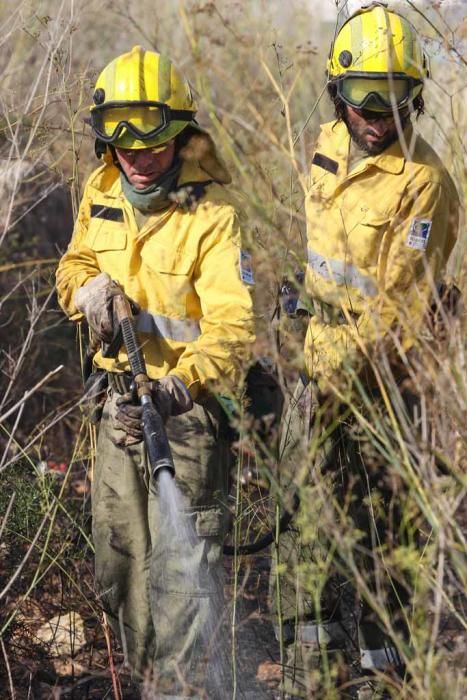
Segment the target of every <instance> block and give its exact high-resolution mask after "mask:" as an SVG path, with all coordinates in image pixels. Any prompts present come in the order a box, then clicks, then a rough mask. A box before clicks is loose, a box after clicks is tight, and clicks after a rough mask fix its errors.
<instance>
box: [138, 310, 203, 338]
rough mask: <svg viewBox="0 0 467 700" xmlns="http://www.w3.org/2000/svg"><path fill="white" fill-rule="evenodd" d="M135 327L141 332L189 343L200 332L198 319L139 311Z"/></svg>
mask: <svg viewBox="0 0 467 700" xmlns="http://www.w3.org/2000/svg"><path fill="white" fill-rule="evenodd" d="M136 329H137V330H138V331H140V332H141V333H153V334H154V335H157V336H159V337H160V338H167V339H168V340H175V341H177V342H179V343H189V342H191V341H193V340H196V339H197V338H198V337H199V335H200V334H201V329H200V327H199V323H198V321H191V320H189V319H185V320H180V319H177V318H169V317H168V316H159V315H157V314H151V313H149V312H148V311H141V312H140V313H139V314H138V316H137V319H136Z"/></svg>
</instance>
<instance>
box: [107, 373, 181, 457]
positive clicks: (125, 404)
mask: <svg viewBox="0 0 467 700" xmlns="http://www.w3.org/2000/svg"><path fill="white" fill-rule="evenodd" d="M149 386H150V389H151V395H152V399H153V401H154V404H155V406H156V409H157V411H158V412H159V415H160V416H161V418H162V420H163V421H164V423H165V422H166V420H167V418H168V417H169V416H179V415H181V414H182V413H186V411H190V410H191V409H192V408H193V399H192V398H191V396H190V392H189V391H188V389H187V388H186V386H185V384H184V383H183V382H182V380H181V379H179V378H178V377H174V376H173V375H169V376H167V377H162V379H158V380H157V381H153V382H149ZM116 405H117V412H116V414H115V417H114V421H113V423H114V427H115V428H117V429H118V430H121V431H123V433H124V435H123V436H122V438H121V439H119V440H118V441H116V444H118V445H126V446H128V445H134V444H136V443H138V442H141V441H142V439H143V429H142V425H141V419H142V417H143V408H142V406H140V405H135V403H134V393H133V392H132V391H128V392H127V393H126V394H122V396H119V397H118V399H117V401H116Z"/></svg>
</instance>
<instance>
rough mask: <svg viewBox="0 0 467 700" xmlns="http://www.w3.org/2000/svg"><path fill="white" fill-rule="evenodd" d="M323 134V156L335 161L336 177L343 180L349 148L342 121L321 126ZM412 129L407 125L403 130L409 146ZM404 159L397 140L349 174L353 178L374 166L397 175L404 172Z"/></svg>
mask: <svg viewBox="0 0 467 700" xmlns="http://www.w3.org/2000/svg"><path fill="white" fill-rule="evenodd" d="M323 132H324V134H325V135H326V152H325V155H326V156H328V157H330V158H332V159H333V160H336V161H337V163H338V166H339V167H338V171H337V176H338V177H339V174H341V177H342V178H343V179H345V177H347V176H346V175H345V173H347V159H348V155H349V147H350V134H349V132H348V129H347V126H346V125H345V123H344V122H343V121H333V122H330V123H328V124H324V125H323ZM412 133H413V127H412V125H411V124H408V125H407V127H406V128H405V130H404V138H405V141H406V143H407V144H410V142H411V139H412ZM405 162H406V157H405V155H404V151H403V150H402V147H401V144H400V142H399V139H397V140H396V141H395V142H394V143H393V144H391V145H390V146H389V147H388V148H386V150H385V151H383V153H380V154H379V155H375V156H368V158H365V159H364V161H362V163H360V164H359V165H358V166H357V167H356V168H355V170H352V172H351V173H350V174H349V178H350V177H354V176H355V175H356V174H358V173H361V172H364V171H365V170H367V169H368V168H370V167H372V166H374V167H376V168H378V169H379V170H384V171H385V172H387V173H392V174H394V175H397V174H399V173H401V172H402V171H403V170H404V167H405Z"/></svg>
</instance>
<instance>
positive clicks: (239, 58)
mask: <svg viewBox="0 0 467 700" xmlns="http://www.w3.org/2000/svg"><path fill="white" fill-rule="evenodd" d="M341 4H342V3H341ZM330 5H331V3H330ZM399 5H400V6H401V7H402V8H404V9H405V10H406V12H407V14H408V16H410V17H411V18H412V20H413V21H414V22H415V23H416V25H417V27H418V28H419V30H420V32H421V33H422V35H423V36H424V37H425V40H426V46H427V50H428V52H429V53H430V55H431V63H432V75H433V80H432V81H431V82H430V83H429V85H428V86H427V88H426V91H425V96H426V114H425V116H424V117H422V118H421V120H420V122H419V129H420V131H421V133H422V134H423V135H424V136H425V137H426V138H427V139H428V141H429V142H430V143H432V144H433V145H434V147H435V148H436V150H437V151H438V153H439V154H440V155H441V156H442V158H443V159H444V161H445V162H446V165H447V167H448V168H449V170H450V171H451V172H452V173H453V175H454V177H455V179H456V184H457V186H458V189H459V192H460V193H461V194H463V195H464V196H465V194H466V191H467V178H466V171H465V156H466V142H465V126H466V119H467V117H466V113H465V110H464V109H463V104H464V102H465V86H466V83H467V72H466V68H465V66H466V59H465V45H466V41H467V38H466V27H465V20H464V24H462V23H461V20H462V13H461V12H460V11H458V12H457V13H456V12H455V11H454V10H451V9H450V7H451V5H449V4H447V3H443V2H433V3H432V5H431V6H429V5H426V6H423V7H422V6H421V3H413V2H409V1H408V0H406V1H405V2H401V3H399ZM320 7H321V4H320V3H317V2H308V3H306V2H304V1H302V2H300V0H295V1H294V2H291V3H289V4H288V5H287V7H285V5H284V4H283V3H279V2H265V1H261V0H251V1H250V2H247V3H242V2H233V1H230V0H221V1H219V2H211V1H207V0H206V1H201V0H192V1H191V2H188V1H186V2H184V1H182V0H179V1H178V2H173V3H153V2H149V0H140V1H139V2H135V1H134V2H130V3H128V2H127V1H124V0H113V2H104V3H102V2H99V3H98V2H96V1H95V0H89V1H85V2H80V3H76V2H73V1H72V0H63V2H60V1H59V0H45V1H44V2H42V3H39V4H37V3H32V2H25V1H20V2H13V0H4V2H3V3H2V5H1V7H0V48H1V53H0V77H1V82H2V91H1V94H0V273H1V278H0V308H1V311H2V331H1V332H2V347H1V349H0V352H1V354H0V369H1V372H2V375H1V376H2V392H1V395H0V474H1V478H2V484H3V485H4V488H3V489H2V493H3V496H2V497H1V498H0V503H1V507H0V516H1V518H2V520H1V529H0V548H1V550H2V558H4V561H5V562H6V566H4V567H3V569H2V573H1V575H0V587H1V588H2V591H1V592H0V600H1V603H2V610H3V615H2V621H1V623H0V630H1V632H0V637H1V640H2V646H1V654H0V656H1V657H3V666H4V668H3V670H2V671H1V674H2V676H1V681H0V683H1V686H2V688H3V689H4V695H2V697H12V698H13V697H16V698H22V697H48V695H47V692H48V691H46V690H45V688H47V687H52V686H53V685H54V683H55V682H56V679H57V677H59V675H60V672H59V671H57V666H55V670H54V669H53V668H52V667H51V668H50V670H49V669H48V671H47V672H48V673H50V676H47V673H45V672H44V668H45V666H47V665H48V664H49V662H50V659H51V658H52V657H53V653H51V651H50V648H47V645H45V646H44V643H43V642H41V641H40V640H39V641H38V639H37V634H36V633H37V630H38V629H39V628H40V627H41V625H43V623H44V622H45V620H46V619H50V618H53V617H54V616H55V615H57V614H59V613H63V614H65V613H66V612H67V611H69V610H77V611H78V610H79V612H80V614H81V616H82V617H83V618H84V620H85V623H86V639H87V641H86V644H85V645H84V647H83V648H84V651H80V652H79V654H81V655H80V656H79V659H78V656H77V655H79V654H78V652H75V651H73V650H72V651H70V650H68V651H67V652H66V653H65V652H64V656H65V660H66V659H68V661H69V660H70V659H72V663H71V662H70V663H71V666H70V664H69V666H66V661H64V660H63V659H62V661H64V663H65V667H66V669H65V671H64V673H63V678H66V679H67V680H66V683H67V684H68V691H67V692H70V691H69V688H70V687H72V686H73V685H74V684H75V682H76V681H77V678H79V677H82V676H86V674H88V675H89V674H90V675H91V676H92V677H93V678H94V680H95V681H96V683H98V682H100V681H99V678H101V676H103V677H105V676H106V674H107V676H108V669H109V661H108V657H107V651H106V644H105V634H104V631H105V628H103V626H102V617H101V613H100V611H99V609H98V605H97V602H96V599H95V597H94V594H93V591H92V577H91V576H90V573H89V571H88V567H89V564H88V563H87V562H88V561H89V559H90V555H91V545H90V544H89V535H88V530H89V523H88V515H87V513H88V508H87V498H88V496H87V490H86V487H85V481H84V479H85V474H86V470H87V467H88V465H89V462H90V460H91V459H92V447H93V443H92V440H91V441H90V440H89V436H87V433H86V431H87V429H86V428H85V427H83V426H81V419H80V415H79V410H78V409H77V404H78V402H79V395H80V377H79V369H78V367H79V343H78V342H77V340H76V338H75V333H74V331H73V329H71V327H70V326H69V325H68V324H66V323H65V322H64V320H63V318H62V315H61V312H60V311H59V310H58V308H57V305H56V302H55V298H54V294H53V271H54V268H55V265H56V260H57V259H58V257H59V255H60V254H61V252H62V251H63V250H64V247H65V246H66V243H67V241H68V239H69V237H70V235H71V225H72V223H71V220H72V213H75V212H76V210H77V205H78V203H79V197H80V193H81V191H82V187H83V182H84V180H85V177H86V176H87V174H88V173H89V172H90V171H91V169H92V168H93V167H94V165H95V160H94V155H93V142H92V139H91V136H90V133H89V130H88V128H87V127H85V126H84V124H83V116H84V115H85V114H86V109H87V105H89V103H90V96H91V89H92V84H93V81H94V80H95V78H96V75H97V73H98V71H99V70H100V69H101V68H102V67H103V66H104V65H105V64H106V63H107V62H108V61H109V60H110V59H111V58H113V57H114V56H115V55H116V54H118V53H120V52H123V51H125V50H127V49H128V48H129V47H131V46H133V45H134V44H137V43H141V44H143V45H144V46H146V47H147V48H151V47H152V48H156V49H158V50H160V51H162V52H166V53H168V54H169V55H171V57H172V58H173V59H174V60H175V61H176V63H177V64H178V65H179V67H180V68H181V69H182V70H183V71H184V72H185V73H186V74H187V75H188V77H189V78H190V80H191V81H192V84H193V86H194V88H195V91H196V94H197V98H198V101H199V106H200V112H199V119H200V122H201V124H202V125H204V126H205V127H207V128H208V129H209V130H210V131H211V133H212V134H213V136H214V138H215V140H216V142H217V143H218V144H219V145H220V148H221V150H222V153H223V155H224V156H225V159H226V161H227V162H228V163H229V167H230V168H231V171H232V174H233V177H234V183H235V184H234V189H235V191H236V193H237V195H238V197H239V200H240V202H241V207H242V209H243V212H244V215H245V221H246V225H245V231H246V234H247V235H248V237H249V242H250V245H251V247H252V249H253V252H254V259H255V267H256V278H257V280H258V283H257V299H258V317H259V328H260V332H259V339H258V346H257V352H258V354H260V355H262V356H267V357H269V358H270V360H271V362H273V363H274V364H275V365H276V366H277V368H278V373H279V377H280V381H281V385H282V388H283V390H284V393H285V394H286V395H289V394H290V392H291V390H292V389H293V383H294V378H295V376H296V372H297V370H298V369H299V368H300V367H301V365H302V334H301V332H300V331H299V330H298V329H297V327H296V325H295V326H294V325H293V324H291V323H290V322H288V321H287V320H286V319H284V318H282V319H279V320H278V318H277V314H276V315H274V311H275V309H276V306H277V292H278V288H279V286H280V283H281V280H282V278H283V277H284V276H286V275H288V276H293V274H294V272H295V271H296V270H298V269H301V268H302V267H303V262H304V259H303V256H304V250H305V246H304V242H305V222H304V218H303V191H304V183H305V177H306V173H307V168H308V167H309V161H310V152H311V148H312V144H313V140H314V138H315V137H316V135H317V129H318V125H319V123H320V122H321V121H326V120H328V119H330V118H331V116H332V112H331V109H330V105H329V103H328V101H327V98H326V96H325V95H323V90H324V85H325V75H324V65H325V60H326V55H327V51H328V46H329V40H330V38H331V36H332V34H333V32H334V24H333V22H323V20H322V16H321V15H320ZM459 7H460V4H459ZM420 8H421V9H420ZM461 231H462V234H461V237H460V240H459V243H458V245H457V247H456V250H455V253H454V254H453V256H452V259H451V264H450V274H452V275H455V277H456V280H457V283H458V285H459V286H460V287H461V288H462V289H463V291H464V293H465V271H466V268H465V262H464V253H465V227H464V225H462V228H461ZM273 319H274V320H273ZM446 322H447V324H448V332H447V333H445V334H444V337H441V338H440V337H439V335H433V334H431V333H430V332H429V331H427V333H426V336H424V337H422V338H420V340H419V346H418V347H417V348H416V351H415V352H414V353H412V356H411V357H410V358H406V357H405V356H402V361H403V362H404V363H405V367H406V370H407V373H408V379H407V381H408V382H409V383H410V384H411V386H414V387H416V389H417V392H418V393H419V394H420V396H421V398H422V400H421V406H422V413H421V416H420V422H419V425H418V426H417V429H416V430H415V429H414V428H413V426H411V425H410V424H409V423H408V422H407V421H406V419H405V417H404V414H403V411H402V409H401V402H400V388H399V387H398V385H397V384H396V383H395V380H394V377H393V375H392V372H391V370H390V368H389V364H388V362H387V358H386V357H385V356H384V355H380V356H378V355H375V356H374V357H372V364H373V366H374V371H375V373H376V374H377V375H378V376H379V378H380V385H381V388H382V389H383V395H386V396H387V400H386V404H385V405H384V406H383V407H382V408H381V406H380V405H379V404H378V405H377V406H376V405H373V406H371V405H370V407H369V408H368V406H367V409H365V410H361V407H362V405H365V403H366V402H367V403H368V400H367V399H368V397H367V396H366V395H365V390H364V388H363V387H361V388H360V390H357V391H356V393H355V395H354V397H353V400H352V401H351V402H350V407H351V411H352V413H353V415H354V419H355V422H356V425H357V426H359V429H360V430H361V432H362V434H363V436H364V437H365V439H366V444H367V446H368V452H369V455H370V457H371V455H373V456H374V458H375V459H376V458H379V459H381V455H384V457H385V459H386V460H387V463H388V464H389V465H390V469H389V471H390V473H391V474H393V476H394V479H396V480H397V481H398V483H402V484H403V485H404V489H405V491H404V492H405V493H406V513H407V518H408V519H412V521H413V523H414V527H417V528H418V529H419V530H421V531H422V536H423V538H424V546H423V549H422V550H420V549H419V548H418V547H416V546H415V545H414V544H413V545H412V546H407V547H406V548H405V549H402V548H400V549H399V550H398V549H397V548H396V549H395V550H394V551H393V552H392V555H391V560H390V561H381V567H382V568H383V569H384V568H385V567H387V568H388V569H390V571H391V575H392V576H394V577H395V578H398V577H403V578H404V579H405V580H410V581H411V585H412V587H413V590H414V593H415V594H414V599H413V609H412V611H411V617H410V627H411V630H412V633H413V648H412V649H403V653H404V654H405V656H406V660H407V663H408V665H409V668H410V671H411V678H412V680H411V682H410V684H409V685H407V687H406V688H404V689H403V691H402V690H401V691H400V693H401V694H400V695H398V696H397V697H402V696H404V697H410V698H414V699H415V698H416V699H417V700H425V698H431V697H433V698H440V699H441V698H443V700H444V699H445V698H449V699H451V698H452V700H455V699H457V698H459V700H460V698H462V697H464V696H465V692H466V689H465V687H464V686H463V670H462V656H463V655H464V656H465V647H464V643H465V626H466V616H465V608H464V606H465V600H464V598H463V593H464V591H465V584H466V575H467V572H466V568H465V525H466V514H465V509H464V510H463V499H464V496H465V486H466V484H465V459H466V455H465V409H466V396H467V387H466V373H465V335H466V334H465V321H464V319H463V318H462V317H460V318H457V319H447V321H446ZM80 426H81V427H80ZM247 442H248V441H247ZM248 444H249V449H253V451H254V449H255V448H254V445H253V447H252V448H251V441H250V442H249V443H248ZM244 447H245V445H244ZM245 454H246V455H247V454H249V453H248V452H245ZM256 457H257V463H258V465H259V475H258V478H257V479H254V480H253V481H254V482H255V485H254V487H252V486H251V482H250V486H244V487H243V488H242V489H241V488H239V497H240V494H241V499H242V500H241V504H240V505H241V508H240V511H241V519H242V523H241V527H242V528H243V530H244V531H245V530H248V527H249V526H250V524H251V522H252V521H253V523H254V528H255V529H257V527H258V522H260V521H261V522H263V521H266V520H267V512H268V509H267V508H263V502H264V501H265V500H266V499H265V494H264V490H263V488H264V484H266V483H267V482H268V481H271V482H272V483H273V485H274V486H273V492H274V495H275V496H277V497H278V499H279V500H281V494H280V492H278V487H277V482H276V476H275V475H276V471H275V470H276V465H275V463H274V461H275V460H274V456H273V454H269V455H266V456H264V455H263V456H262V457H261V459H260V458H259V456H258V455H256ZM244 459H247V457H245V456H244ZM47 461H48V462H49V463H50V462H61V461H65V462H66V464H67V472H66V475H65V477H64V478H62V477H57V478H49V477H50V475H49V476H46V477H44V476H43V475H41V474H40V471H39V465H40V464H41V463H44V462H47ZM252 464H253V465H254V460H253V461H252ZM241 466H242V469H243V467H245V470H246V472H248V464H246V463H244V464H242V465H241ZM256 468H257V467H255V466H253V467H252V470H253V472H254V470H255V469H256ZM323 488H324V487H323ZM320 498H321V499H322V503H323V504H324V505H326V503H327V504H328V505H327V509H326V507H324V510H323V511H322V517H323V519H324V520H325V519H326V518H328V519H329V521H330V522H335V513H334V511H333V507H334V506H333V503H332V500H331V499H330V494H327V493H326V491H325V490H324V491H323V492H322V493H321V494H320ZM239 507H240V506H239ZM312 523H313V518H312V517H311V515H310V519H309V523H308V524H309V527H310V528H312ZM306 525H307V523H306V517H305V525H304V526H305V530H306ZM261 527H262V526H261ZM64 532H65V533H66V535H65V537H64V536H63V533H64ZM354 537H355V533H354V532H353V531H352V527H351V524H350V523H349V522H347V521H346V519H345V518H342V519H341V521H340V527H339V529H338V530H336V531H335V532H333V537H332V543H333V546H337V547H338V549H339V551H340V554H341V557H342V559H343V561H345V562H346V563H347V565H348V566H349V567H350V568H352V566H353V562H352V552H353V546H354ZM236 563H237V564H238V566H239V567H240V566H241V562H236ZM239 571H240V569H238V570H237V576H236V577H234V579H235V582H236V583H235V585H234V588H233V591H234V593H235V591H237V592H239V591H242V590H244V587H242V585H240V584H241V582H239V578H238V577H239ZM83 572H85V573H84V574H83ZM359 588H360V593H361V595H362V596H363V597H365V596H366V597H369V592H368V590H367V588H366V582H365V580H364V578H360V580H359ZM372 604H373V605H374V606H375V608H377V609H379V610H380V611H381V614H382V615H383V617H384V600H383V597H382V598H381V600H378V599H377V600H373V601H372ZM67 619H69V618H67ZM387 624H388V626H389V627H390V624H391V621H390V620H387ZM71 636H72V638H74V636H73V635H71ZM59 656H60V654H59ZM62 656H63V654H62ZM44 659H47V663H45V661H44ZM73 664H75V666H73ZM41 673H42V675H41ZM102 682H103V683H104V681H102ZM122 682H123V681H122ZM41 683H42V684H45V685H42V686H41ZM47 684H48V685H47ZM28 685H29V686H30V688H31V691H28ZM83 687H84V686H83V685H78V686H76V687H75V691H73V692H75V697H87V696H86V695H85V694H83V695H79V692H81V690H82V688H83ZM96 687H98V686H96ZM103 687H104V686H99V687H98V690H97V691H96V692H97V693H98V694H97V695H94V696H93V695H92V693H91V690H89V688H88V690H87V691H86V692H88V693H91V694H89V695H88V696H89V697H103V692H104V691H102V688H103ZM76 688H78V689H81V690H76ZM29 692H30V694H28V693H29ZM50 692H51V693H52V691H50ZM125 692H128V693H131V691H130V690H128V691H125V688H123V690H122V693H123V694H124V695H125ZM398 692H399V691H398ZM34 693H35V694H34ZM41 693H42V694H41ZM83 693H84V691H83ZM99 693H101V695H99ZM404 693H405V695H403V694H404ZM50 697H52V695H50ZM54 697H58V695H54ZM128 697H131V695H128Z"/></svg>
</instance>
